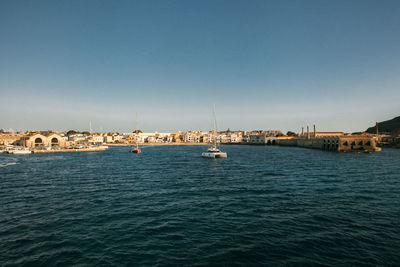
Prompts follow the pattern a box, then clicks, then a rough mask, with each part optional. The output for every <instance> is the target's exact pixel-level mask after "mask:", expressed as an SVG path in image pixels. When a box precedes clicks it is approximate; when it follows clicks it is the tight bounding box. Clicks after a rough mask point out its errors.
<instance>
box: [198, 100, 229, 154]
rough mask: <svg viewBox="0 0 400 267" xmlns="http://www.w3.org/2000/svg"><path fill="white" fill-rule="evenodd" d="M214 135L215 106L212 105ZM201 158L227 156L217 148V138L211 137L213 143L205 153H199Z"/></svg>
mask: <svg viewBox="0 0 400 267" xmlns="http://www.w3.org/2000/svg"><path fill="white" fill-rule="evenodd" d="M213 114H214V133H215V134H216V133H217V118H216V115H215V105H214V112H213ZM201 156H202V157H204V158H213V159H215V158H227V157H228V154H227V153H226V152H222V151H221V150H219V149H218V148H217V136H216V135H214V136H213V143H212V145H211V146H210V147H209V148H208V150H207V151H206V152H203V153H201Z"/></svg>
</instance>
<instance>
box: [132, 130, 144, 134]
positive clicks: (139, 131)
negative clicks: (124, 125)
mask: <svg viewBox="0 0 400 267" xmlns="http://www.w3.org/2000/svg"><path fill="white" fill-rule="evenodd" d="M132 133H136V134H139V133H143V132H142V131H141V130H134V131H133V132H132Z"/></svg>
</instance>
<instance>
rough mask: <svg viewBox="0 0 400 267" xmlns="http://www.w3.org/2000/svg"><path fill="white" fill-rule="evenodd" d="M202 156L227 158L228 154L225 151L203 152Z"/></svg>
mask: <svg viewBox="0 0 400 267" xmlns="http://www.w3.org/2000/svg"><path fill="white" fill-rule="evenodd" d="M201 156H202V157H203V158H213V159H216V158H227V157H228V155H227V154H226V153H225V152H203V153H202V154H201Z"/></svg>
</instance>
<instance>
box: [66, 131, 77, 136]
mask: <svg viewBox="0 0 400 267" xmlns="http://www.w3.org/2000/svg"><path fill="white" fill-rule="evenodd" d="M74 134H77V132H76V131H75V130H69V131H68V132H67V135H74Z"/></svg>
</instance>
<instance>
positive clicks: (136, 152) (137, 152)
mask: <svg viewBox="0 0 400 267" xmlns="http://www.w3.org/2000/svg"><path fill="white" fill-rule="evenodd" d="M131 152H132V153H134V154H140V153H142V151H141V150H140V149H132V150H131Z"/></svg>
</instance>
